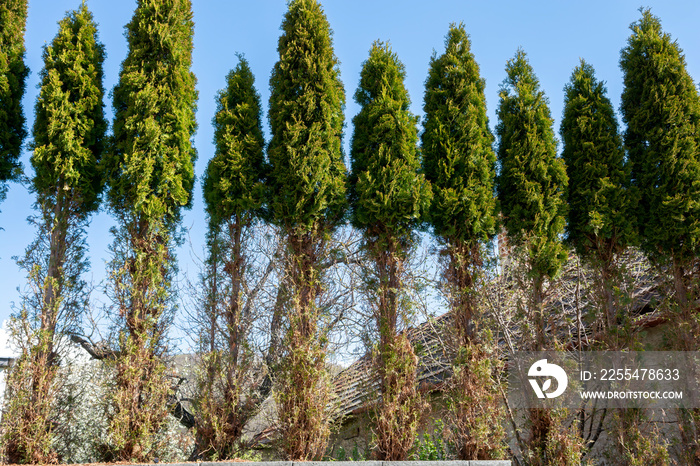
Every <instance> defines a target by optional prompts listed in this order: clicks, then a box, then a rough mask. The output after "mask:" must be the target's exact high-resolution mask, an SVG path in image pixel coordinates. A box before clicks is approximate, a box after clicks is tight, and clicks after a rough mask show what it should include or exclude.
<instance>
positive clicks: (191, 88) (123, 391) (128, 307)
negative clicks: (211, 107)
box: [104, 0, 197, 461]
mask: <svg viewBox="0 0 700 466" xmlns="http://www.w3.org/2000/svg"><path fill="white" fill-rule="evenodd" d="M193 29H194V23H193V22H192V11H191V3H190V1H189V0H173V1H162V0H140V1H139V2H138V4H137V7H136V11H135V13H134V16H133V19H132V20H131V22H130V23H129V24H128V25H127V27H126V36H127V41H128V45H129V52H128V55H127V57H126V59H125V60H124V62H123V63H122V68H121V72H120V75H119V83H118V84H117V86H116V87H115V89H114V92H113V96H114V110H115V119H114V137H113V142H112V146H111V150H110V152H109V154H108V156H107V157H106V158H105V159H106V163H105V166H106V168H107V170H108V172H107V174H108V179H107V183H108V187H109V191H108V198H109V205H110V208H111V210H112V212H113V213H114V215H115V216H116V218H117V221H118V227H117V228H115V230H114V232H115V242H114V258H113V260H112V262H111V265H110V268H111V270H110V278H111V287H112V288H111V292H112V294H113V297H114V300H115V308H116V313H117V316H118V319H117V324H118V330H119V331H118V336H117V337H118V341H117V344H118V348H117V355H118V357H117V358H116V360H115V361H114V380H113V387H112V390H111V395H110V397H109V404H110V407H109V410H108V415H109V416H108V417H109V419H108V424H109V429H108V435H107V437H106V445H105V448H104V450H105V452H106V456H107V457H111V458H112V459H118V460H125V461H127V460H135V461H146V460H147V459H150V458H152V455H155V454H157V452H158V450H159V448H160V446H161V443H160V441H159V436H158V432H159V431H160V430H161V428H162V426H163V423H164V421H165V418H166V416H167V414H168V407H167V404H166V396H167V394H168V389H169V384H168V381H167V379H166V377H165V365H164V362H163V358H162V356H163V352H164V350H165V348H164V345H163V337H164V334H165V332H166V331H167V323H168V318H169V317H170V315H169V313H170V310H171V309H172V288H171V281H172V279H173V274H174V267H175V266H174V261H175V258H174V256H173V245H174V241H175V240H176V239H177V236H178V235H177V226H178V223H179V220H180V215H181V210H182V208H183V207H188V206H189V205H190V202H191V193H192V187H193V184H194V160H195V156H196V152H195V149H194V147H193V145H192V136H193V134H194V131H195V127H196V123H195V105H196V97H197V94H196V91H195V77H194V75H193V74H192V72H191V71H190V66H191V64H192V35H193Z"/></svg>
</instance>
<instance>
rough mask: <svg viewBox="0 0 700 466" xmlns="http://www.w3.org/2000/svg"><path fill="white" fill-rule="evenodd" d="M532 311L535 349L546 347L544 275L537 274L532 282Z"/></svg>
mask: <svg viewBox="0 0 700 466" xmlns="http://www.w3.org/2000/svg"><path fill="white" fill-rule="evenodd" d="M531 305H532V313H533V317H534V319H533V320H534V322H535V347H534V350H535V351H542V350H543V349H545V348H546V344H547V335H546V323H545V315H544V277H543V276H542V275H541V274H537V275H536V276H535V277H534V279H533V282H532V303H531Z"/></svg>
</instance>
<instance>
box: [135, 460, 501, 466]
mask: <svg viewBox="0 0 700 466" xmlns="http://www.w3.org/2000/svg"><path fill="white" fill-rule="evenodd" d="M193 465H197V466H511V462H510V461H501V460H479V461H303V462H301V461H265V462H206V461H202V462H198V463H175V464H168V465H167V466H193ZM134 466H137V465H134ZM139 466H147V465H139ZM148 466H157V465H148ZM163 466H165V465H163Z"/></svg>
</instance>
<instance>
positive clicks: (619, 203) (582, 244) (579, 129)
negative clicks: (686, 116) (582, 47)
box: [561, 60, 634, 258]
mask: <svg viewBox="0 0 700 466" xmlns="http://www.w3.org/2000/svg"><path fill="white" fill-rule="evenodd" d="M564 92H565V98H564V118H563V119H562V123H561V135H562V140H563V143H564V149H563V151H562V158H563V159H564V161H565V162H566V172H567V175H568V177H569V189H568V192H567V199H568V205H569V210H568V224H567V232H568V240H569V242H570V243H571V244H573V245H574V247H575V248H576V251H577V252H578V253H579V254H580V255H582V256H584V257H587V258H590V257H591V255H593V254H618V253H620V252H621V251H622V249H624V247H625V246H626V244H628V243H629V242H630V240H631V239H632V238H631V235H632V232H633V227H634V225H633V220H632V218H630V215H629V212H628V208H629V205H630V204H631V203H633V202H632V201H633V200H632V199H631V195H630V193H629V189H628V188H629V177H630V174H629V168H628V167H627V166H626V165H625V151H624V149H623V147H622V138H621V137H620V135H619V133H618V127H617V119H616V118H615V111H614V110H613V107H612V103H611V102H610V99H608V97H607V96H606V89H605V85H604V83H603V82H601V81H598V80H597V79H596V78H595V73H594V70H593V67H592V66H591V65H589V64H588V63H586V62H585V61H583V60H581V64H580V65H579V66H578V67H576V68H575V69H574V71H573V73H572V75H571V82H570V83H568V84H567V85H566V87H565V88H564Z"/></svg>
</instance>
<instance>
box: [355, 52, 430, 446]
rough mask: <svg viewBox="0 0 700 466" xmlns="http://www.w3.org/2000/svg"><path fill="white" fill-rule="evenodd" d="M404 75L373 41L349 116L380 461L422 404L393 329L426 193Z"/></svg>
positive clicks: (405, 346)
mask: <svg viewBox="0 0 700 466" xmlns="http://www.w3.org/2000/svg"><path fill="white" fill-rule="evenodd" d="M405 76H406V72H405V69H404V66H403V64H402V63H401V62H400V61H399V59H398V57H397V56H396V54H395V53H394V52H392V50H391V48H390V47H389V45H388V44H384V43H382V42H375V43H374V44H373V45H372V48H371V50H370V54H369V58H368V59H367V61H365V63H364V64H363V66H362V72H361V74H360V86H359V87H358V89H357V92H356V93H355V101H356V102H357V103H358V104H359V105H360V106H361V109H360V113H358V114H357V116H355V118H354V119H353V125H354V132H353V138H352V146H351V159H352V171H351V174H350V179H349V181H350V203H351V207H352V223H353V225H354V226H355V227H357V228H358V229H360V230H361V231H362V232H363V235H364V249H365V251H366V253H367V256H368V258H369V260H370V261H372V262H373V269H374V270H373V276H372V277H371V278H370V280H371V281H372V284H371V285H370V286H368V290H369V293H370V294H371V295H374V296H373V298H374V299H375V300H376V302H374V303H372V305H373V307H374V316H375V320H376V326H377V330H378V331H379V338H380V341H379V346H378V366H377V368H378V373H379V377H380V380H381V396H382V398H381V402H380V403H379V406H378V408H377V449H378V451H377V453H378V455H379V458H380V459H383V460H405V459H406V457H407V455H408V453H409V451H410V449H411V447H412V446H413V440H414V438H415V434H416V429H417V427H418V420H419V419H420V415H421V407H422V402H421V399H420V395H419V394H418V392H417V390H416V389H417V387H416V373H415V372H416V357H415V354H414V351H413V348H412V347H411V344H410V342H409V341H408V338H407V337H406V336H405V335H403V334H399V324H400V323H401V322H402V320H403V318H405V317H406V308H405V304H402V300H403V293H402V291H403V290H402V287H403V284H402V281H403V278H404V273H405V263H406V261H407V260H408V259H409V255H410V252H411V251H412V249H413V248H414V246H415V242H416V235H415V232H414V230H415V228H416V227H418V226H419V225H420V223H421V222H422V221H423V220H424V217H425V216H426V214H427V211H428V208H429V206H430V200H431V197H432V194H431V190H430V184H429V183H428V182H427V181H426V179H425V177H424V175H423V174H421V173H419V170H420V165H421V159H420V154H419V152H418V148H417V142H418V130H417V128H416V123H417V122H418V118H417V117H416V116H414V115H413V114H411V112H410V111H409V105H410V100H409V97H408V92H407V91H406V88H405V87H404V83H403V81H404V78H405Z"/></svg>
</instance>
